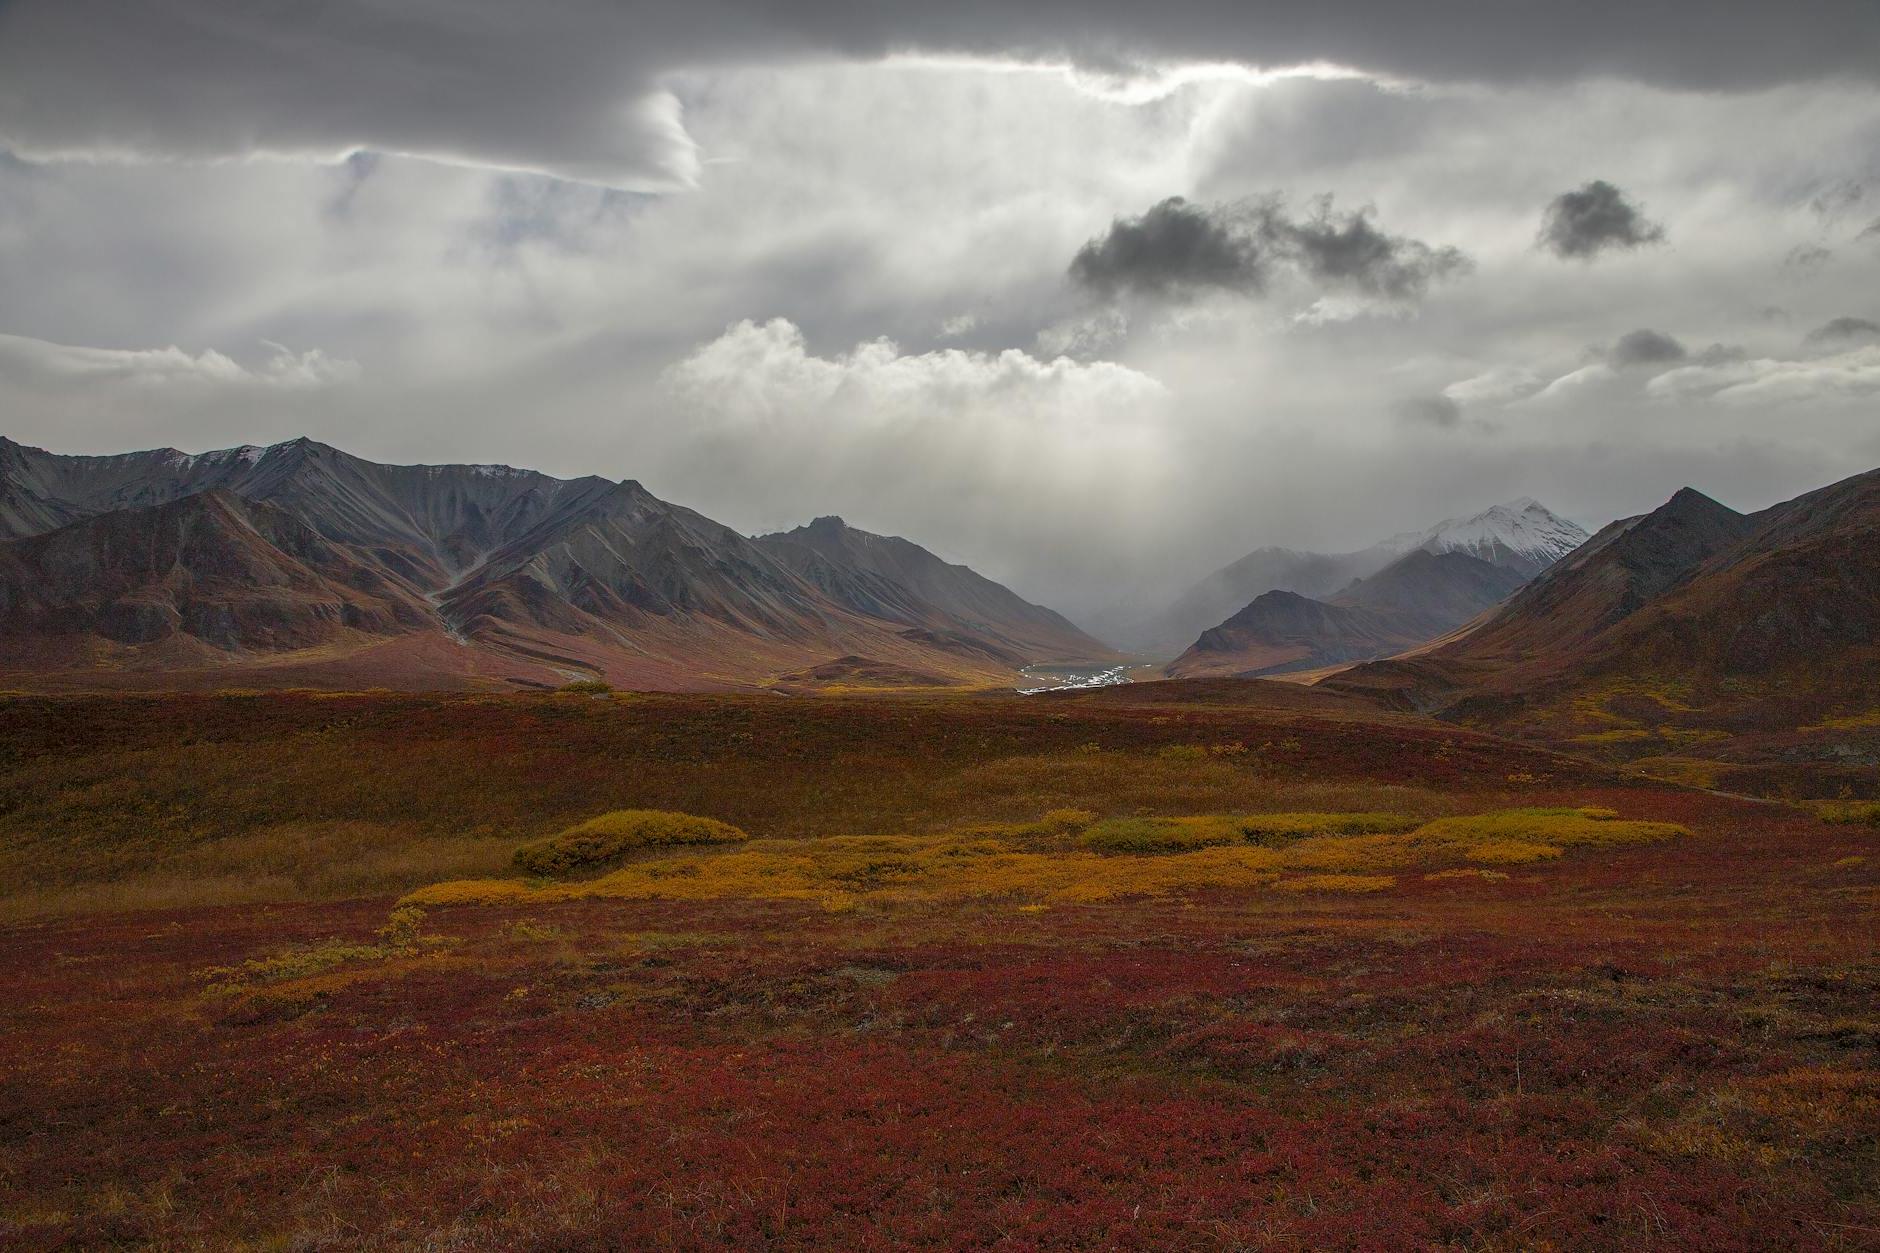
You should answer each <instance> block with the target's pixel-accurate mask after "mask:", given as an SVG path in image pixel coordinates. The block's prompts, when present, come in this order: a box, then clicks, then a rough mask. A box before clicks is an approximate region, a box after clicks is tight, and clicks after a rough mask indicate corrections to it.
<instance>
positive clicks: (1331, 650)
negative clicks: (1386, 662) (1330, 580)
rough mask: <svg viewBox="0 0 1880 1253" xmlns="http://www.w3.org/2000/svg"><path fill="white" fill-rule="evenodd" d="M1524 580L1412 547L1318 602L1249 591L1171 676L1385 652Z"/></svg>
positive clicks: (1437, 630) (1259, 669)
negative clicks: (1245, 599) (1237, 609)
mask: <svg viewBox="0 0 1880 1253" xmlns="http://www.w3.org/2000/svg"><path fill="white" fill-rule="evenodd" d="M1524 582H1526V578H1525V577H1524V576H1523V575H1522V574H1521V573H1520V572H1519V571H1518V570H1515V569H1510V568H1508V567H1505V566H1498V565H1494V564H1491V563H1490V562H1487V561H1484V560H1482V559H1481V558H1479V557H1474V556H1471V555H1470V554H1469V553H1467V552H1464V551H1461V550H1460V549H1449V550H1446V551H1443V552H1432V551H1430V550H1429V549H1426V548H1414V549H1412V550H1411V551H1410V552H1408V553H1406V554H1404V555H1403V556H1402V557H1399V558H1398V559H1397V560H1396V561H1393V562H1392V563H1391V564H1389V565H1388V566H1385V567H1384V568H1383V569H1382V570H1380V571H1378V572H1377V573H1376V574H1374V575H1372V576H1371V577H1369V578H1366V579H1359V580H1358V581H1356V582H1354V583H1352V584H1351V585H1350V586H1349V587H1347V588H1346V589H1345V590H1344V591H1342V592H1340V593H1339V594H1338V595H1336V596H1332V597H1329V598H1327V599H1326V600H1323V601H1320V600H1315V599H1311V598H1308V597H1304V596H1300V595H1298V594H1297V593H1293V592H1281V591H1273V592H1267V593H1265V594H1263V595H1261V596H1259V597H1256V598H1255V599H1254V600H1253V601H1252V602H1251V603H1250V604H1248V605H1247V607H1246V608H1244V609H1242V610H1241V611H1240V612H1239V613H1237V614H1235V615H1234V616H1233V617H1231V618H1228V619H1227V620H1226V621H1225V622H1223V623H1221V624H1220V625H1219V626H1217V627H1214V628H1211V629H1210V630H1207V631H1204V632H1202V634H1201V635H1200V637H1199V638H1197V639H1196V641H1195V642H1194V644H1193V645H1191V646H1190V647H1189V648H1188V649H1187V650H1186V651H1185V652H1183V653H1182V655H1181V656H1180V657H1177V658H1176V659H1175V660H1174V661H1172V662H1170V663H1169V665H1168V666H1167V668H1166V672H1167V673H1168V675H1169V676H1170V677H1171V678H1198V677H1204V676H1221V675H1233V676H1242V677H1256V676H1260V675H1272V674H1286V673H1290V672H1293V671H1299V670H1313V669H1318V668H1320V667H1323V666H1331V665H1337V664H1339V663H1341V662H1347V661H1364V660H1370V659H1372V658H1376V657H1385V656H1389V655H1391V654H1392V653H1397V652H1401V651H1403V650H1404V649H1407V648H1410V647H1412V646H1414V645H1417V644H1420V643H1423V642H1424V641H1426V640H1430V639H1434V638H1436V637H1437V636H1439V635H1442V634H1443V633H1445V632H1447V631H1450V630H1453V629H1455V628H1456V627H1458V626H1461V625H1462V624H1463V623H1465V622H1467V621H1469V620H1470V619H1471V618H1473V617H1475V616H1476V615H1477V614H1479V613H1481V612H1482V611H1483V610H1484V609H1486V608H1488V607H1489V606H1491V605H1493V604H1495V603H1497V602H1499V601H1500V600H1502V599H1503V598H1504V597H1506V596H1507V595H1508V594H1509V593H1510V592H1512V591H1514V590H1515V589H1516V588H1518V587H1520V586H1521V585H1522V584H1523V583H1524Z"/></svg>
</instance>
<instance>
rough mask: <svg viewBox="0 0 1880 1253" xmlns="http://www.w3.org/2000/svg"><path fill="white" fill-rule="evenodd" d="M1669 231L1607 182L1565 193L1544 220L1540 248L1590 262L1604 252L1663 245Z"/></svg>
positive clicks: (1600, 181) (1599, 180) (1555, 198)
mask: <svg viewBox="0 0 1880 1253" xmlns="http://www.w3.org/2000/svg"><path fill="white" fill-rule="evenodd" d="M1664 240H1665V228H1664V227H1663V226H1661V225H1660V224H1658V223H1656V222H1652V221H1649V220H1647V218H1646V217H1645V214H1644V211H1643V210H1642V209H1640V208H1639V206H1638V205H1636V204H1634V203H1633V202H1632V201H1631V200H1630V199H1628V198H1627V197H1626V194H1625V193H1624V192H1622V191H1620V190H1619V189H1618V188H1617V187H1615V186H1613V185H1612V184H1611V183H1608V182H1607V181H1605V180H1604V179H1594V180H1593V181H1592V182H1590V183H1587V184H1586V185H1585V186H1583V187H1579V188H1576V189H1575V190H1573V191H1563V192H1561V193H1560V194H1559V195H1558V196H1555V197H1554V198H1553V201H1552V202H1551V203H1549V204H1548V206H1547V212H1546V214H1545V215H1544V216H1543V217H1542V219H1541V231H1540V237H1539V244H1540V246H1541V247H1543V248H1545V249H1547V250H1548V251H1549V252H1552V253H1553V254H1554V255H1555V256H1557V257H1562V258H1567V259H1570V260H1579V261H1590V260H1592V259H1593V258H1594V257H1596V256H1598V255H1599V254H1600V253H1602V252H1611V251H1614V250H1617V251H1629V250H1631V249H1635V248H1643V247H1644V246H1646V245H1647V244H1661V243H1663V242H1664Z"/></svg>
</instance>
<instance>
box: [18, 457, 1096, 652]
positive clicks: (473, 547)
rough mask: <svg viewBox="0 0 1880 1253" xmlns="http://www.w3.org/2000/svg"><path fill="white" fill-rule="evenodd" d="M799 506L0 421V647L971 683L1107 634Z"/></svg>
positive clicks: (1091, 644)
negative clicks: (67, 451)
mask: <svg viewBox="0 0 1880 1253" xmlns="http://www.w3.org/2000/svg"><path fill="white" fill-rule="evenodd" d="M801 530H802V531H811V532H815V533H816V534H815V537H814V542H805V541H803V540H800V539H798V540H792V539H791V538H790V536H797V535H799V534H800V532H791V533H788V534H787V535H785V536H772V537H765V538H764V539H763V540H753V539H750V538H747V537H745V536H743V535H740V534H739V533H737V532H736V531H734V530H732V529H731V528H729V527H726V526H724V525H722V524H720V523H717V522H714V521H712V520H711V519H709V518H706V517H704V516H703V515H701V514H698V513H696V512H695V511H693V510H690V509H686V508H684V507H683V506H680V505H674V504H671V503H668V502H666V501H663V500H660V499H659V498H658V497H656V496H654V495H653V494H652V493H650V492H648V491H647V490H646V489H645V488H644V487H642V486H641V485H640V484H639V483H637V482H634V481H632V480H626V481H623V482H613V481H611V480H607V479H604V478H599V477H587V478H579V479H557V478H553V477H551V476H549V475H545V474H541V473H538V472H536V471H531V470H518V469H514V468H511V467H507V466H489V465H442V466H391V465H382V464H379V463H376V462H371V461H367V460H364V459H363V458H359V457H354V456H351V455H350V454H347V453H344V452H342V451H340V450H338V449H335V448H332V447H329V446H327V445H325V444H321V443H318V442H316V441H313V440H310V439H304V438H303V439H297V440H289V441H286V442H284V443H280V444H275V445H271V446H269V447H266V448H258V447H253V446H244V447H240V448H232V449H224V450H220V451H217V452H211V453H203V454H197V455H190V454H185V453H181V452H178V451H176V450H174V449H159V450H154V451H150V452H140V453H127V454H121V455H117V456H106V457H66V456H61V455H59V454H55V453H49V452H46V451H44V450H42V449H36V448H30V447H27V446H25V445H21V444H18V443H15V442H13V441H11V440H6V439H0V669H3V670H5V671H6V672H8V673H9V674H13V675H18V674H21V673H44V674H60V675H65V676H67V677H68V679H69V680H70V681H73V682H77V681H79V680H78V678H76V677H72V676H82V675H83V674H85V673H91V674H92V675H93V676H94V677H99V678H104V677H110V676H114V675H115V676H119V677H124V676H131V677H136V676H142V677H141V678H140V679H139V680H138V681H142V682H157V681H160V676H161V675H163V674H165V673H175V672H180V671H183V670H190V671H192V673H193V672H194V671H198V670H199V671H203V672H204V673H202V674H198V675H196V676H195V678H193V679H192V680H191V681H192V682H194V681H200V682H203V683H210V682H213V681H215V675H214V674H213V673H210V672H216V671H226V670H229V669H231V668H233V669H242V670H245V671H248V672H253V674H255V675H259V676H260V679H259V680H258V681H266V682H272V681H275V680H276V679H278V680H279V681H284V682H285V681H306V682H311V683H320V682H324V681H327V680H328V679H333V680H334V681H344V682H348V683H352V682H358V681H361V679H360V676H365V678H366V679H367V680H372V679H382V680H383V681H384V682H385V683H387V684H389V685H394V686H412V685H418V686H427V685H439V684H442V685H452V684H456V685H470V686H489V685H492V684H515V683H522V684H534V685H544V684H554V683H558V682H561V681H565V680H566V679H569V678H575V677H604V678H608V679H610V680H612V681H616V682H619V683H622V684H623V685H631V686H646V687H716V686H749V685H763V684H766V683H768V682H771V681H773V680H774V679H775V678H777V677H778V676H781V675H785V674H791V675H801V674H805V673H808V674H814V673H816V672H817V667H818V666H820V665H821V664H822V663H825V662H829V661H832V660H834V659H838V658H845V659H851V660H852V659H856V658H860V659H862V660H863V661H866V662H872V663H878V664H879V666H880V667H881V669H880V671H879V672H880V673H890V672H892V673H920V674H934V675H936V676H939V678H940V679H941V680H942V681H946V682H955V683H987V682H993V683H997V682H1004V681H1008V680H1009V679H1010V678H1011V676H1012V675H1013V674H1014V672H1015V671H1016V670H1017V669H1018V668H1019V667H1021V666H1023V665H1026V664H1029V663H1032V662H1046V661H1087V660H1107V659H1109V658H1111V657H1112V656H1113V654H1112V653H1111V651H1110V650H1109V649H1108V648H1107V647H1105V646H1104V645H1102V644H1101V643H1099V642H1098V641H1096V640H1094V639H1091V638H1090V637H1089V636H1087V635H1085V634H1084V633H1083V632H1081V631H1079V630H1078V629H1077V628H1076V627H1075V626H1073V625H1072V624H1071V623H1069V622H1068V621H1066V620H1064V619H1063V618H1062V617H1060V616H1059V615H1057V614H1054V613H1052V612H1051V611H1050V610H1047V609H1043V608H1042V607H1040V606H1036V605H1032V604H1030V603H1029V602H1027V601H1024V600H1023V599H1022V598H1020V597H1018V596H1016V595H1015V594H1013V593H1012V592H1010V591H1009V590H1007V589H1005V588H1003V587H1001V586H999V585H998V584H996V583H994V582H992V581H991V580H989V579H985V578H983V577H982V576H980V575H977V574H975V573H974V572H972V571H971V570H968V569H967V568H966V567H963V566H952V565H948V564H947V563H945V562H943V561H941V560H940V559H939V558H937V557H934V556H933V555H932V554H931V553H928V552H927V551H926V550H925V549H923V548H921V547H920V546H919V545H917V544H913V543H912V542H910V541H907V540H901V539H894V538H891V537H885V536H874V535H870V534H868V533H867V532H863V531H858V530H854V529H853V528H848V527H846V526H843V525H842V524H841V523H840V522H839V520H822V521H819V522H818V523H815V524H812V525H811V527H809V528H802V529H801ZM860 670H861V671H862V672H867V671H868V667H867V666H863V667H860ZM290 672H291V673H290ZM342 676H343V679H342Z"/></svg>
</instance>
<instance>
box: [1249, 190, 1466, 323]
mask: <svg viewBox="0 0 1880 1253" xmlns="http://www.w3.org/2000/svg"><path fill="white" fill-rule="evenodd" d="M1260 229H1261V232H1262V233H1263V234H1264V235H1265V236H1266V237H1267V238H1269V239H1271V240H1273V241H1275V243H1276V244H1277V246H1278V250H1279V251H1280V252H1281V253H1282V254H1284V255H1288V256H1290V257H1292V258H1293V259H1294V260H1295V261H1296V263H1297V264H1298V265H1299V267H1300V269H1302V270H1303V271H1304V272H1305V273H1306V275H1307V276H1309V277H1311V278H1314V279H1317V280H1320V281H1322V282H1326V283H1331V284H1341V283H1342V284H1349V285H1351V286H1353V287H1356V288H1357V289H1358V290H1360V291H1362V292H1365V293H1367V294H1370V295H1373V296H1388V297H1390V298H1392V299H1395V300H1408V299H1413V298H1415V297H1418V296H1421V295H1422V294H1423V293H1424V292H1425V291H1427V290H1428V289H1429V285H1430V284H1431V283H1432V282H1435V281H1437V280H1439V279H1444V278H1449V277H1452V276H1455V275H1458V274H1461V273H1464V272H1466V271H1467V270H1468V269H1469V259H1468V258H1467V257H1465V256H1463V254H1462V253H1461V252H1460V251H1459V250H1458V249H1455V248H1447V247H1444V248H1433V247H1431V246H1430V245H1428V244H1426V243H1423V242H1422V241H1421V240H1416V239H1409V238H1406V237H1404V236H1401V235H1386V234H1385V233H1384V232H1382V231H1380V230H1378V229H1377V227H1376V226H1374V225H1373V224H1372V222H1371V212H1370V210H1368V209H1359V210H1358V211H1357V212H1355V213H1344V214H1340V213H1336V212H1334V211H1333V209H1332V198H1331V197H1330V196H1321V197H1319V198H1318V199H1317V200H1315V201H1314V202H1313V205H1312V210H1311V212H1310V214H1309V215H1308V216H1306V217H1305V218H1304V219H1301V220H1299V221H1293V220H1290V219H1288V218H1287V217H1286V216H1285V214H1284V213H1283V212H1282V211H1281V208H1280V206H1279V204H1278V203H1277V202H1272V203H1269V204H1267V205H1266V206H1264V208H1263V209H1262V210H1261V213H1260Z"/></svg>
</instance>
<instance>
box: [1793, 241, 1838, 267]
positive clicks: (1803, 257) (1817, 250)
mask: <svg viewBox="0 0 1880 1253" xmlns="http://www.w3.org/2000/svg"><path fill="white" fill-rule="evenodd" d="M1833 259H1834V253H1833V252H1832V251H1830V250H1829V249H1827V248H1823V247H1822V246H1821V245H1820V244H1797V245H1795V247H1793V248H1791V249H1789V251H1788V254H1787V255H1786V256H1784V257H1783V258H1782V265H1783V268H1785V269H1790V270H1812V269H1815V268H1816V267H1818V266H1822V265H1826V264H1827V263H1828V262H1829V261H1832V260H1833Z"/></svg>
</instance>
